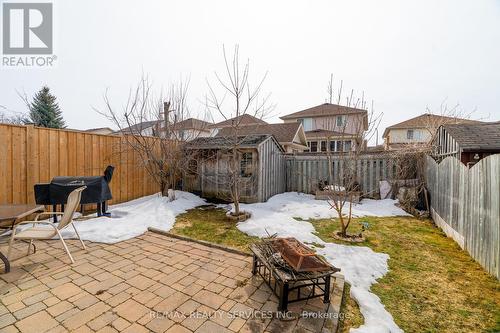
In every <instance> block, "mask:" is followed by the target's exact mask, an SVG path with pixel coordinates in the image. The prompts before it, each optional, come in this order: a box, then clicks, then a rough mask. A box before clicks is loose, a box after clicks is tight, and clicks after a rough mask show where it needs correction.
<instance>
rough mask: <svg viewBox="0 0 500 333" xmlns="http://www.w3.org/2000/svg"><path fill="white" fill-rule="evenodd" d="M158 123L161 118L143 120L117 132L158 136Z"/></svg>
mask: <svg viewBox="0 0 500 333" xmlns="http://www.w3.org/2000/svg"><path fill="white" fill-rule="evenodd" d="M158 124H159V120H152V121H143V122H140V123H137V124H134V125H132V126H130V127H125V128H122V129H121V130H118V131H116V132H115V134H133V135H144V136H158V133H159V132H158Z"/></svg>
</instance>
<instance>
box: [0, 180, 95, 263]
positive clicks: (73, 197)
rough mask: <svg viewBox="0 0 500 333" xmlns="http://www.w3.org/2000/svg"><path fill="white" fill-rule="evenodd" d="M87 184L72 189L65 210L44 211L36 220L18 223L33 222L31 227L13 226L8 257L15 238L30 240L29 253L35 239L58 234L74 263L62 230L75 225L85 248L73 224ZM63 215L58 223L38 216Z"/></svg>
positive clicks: (72, 261) (46, 238) (45, 238)
mask: <svg viewBox="0 0 500 333" xmlns="http://www.w3.org/2000/svg"><path fill="white" fill-rule="evenodd" d="M85 188H86V187H85V186H82V187H79V188H77V189H76V190H74V191H72V192H71V193H70V194H69V196H68V200H67V204H66V206H65V209H64V212H43V213H40V214H38V215H37V216H36V217H35V220H34V221H26V222H21V223H18V224H17V226H20V225H25V224H32V226H31V227H29V228H26V229H23V230H20V231H17V230H16V228H13V230H12V235H11V237H10V242H9V251H8V253H7V257H8V258H9V259H10V253H11V250H12V245H13V244H14V240H16V239H23V240H29V241H30V243H29V246H28V255H29V254H30V248H31V245H32V243H33V240H35V239H37V240H48V239H52V238H54V237H55V236H56V235H57V236H58V237H59V239H60V240H61V242H62V245H63V247H64V250H65V251H66V253H67V254H68V257H69V259H70V260H71V263H72V264H74V263H75V261H74V260H73V257H72V256H71V253H70V252H69V249H68V246H67V245H66V242H65V241H64V239H63V237H62V236H61V233H60V231H61V230H62V229H64V228H66V227H67V226H69V225H71V226H73V229H74V230H75V233H76V236H77V237H78V239H79V240H80V243H81V244H82V247H83V249H84V250H85V249H86V248H85V244H84V243H83V241H82V239H81V238H80V235H79V234H78V231H77V230H76V227H75V225H74V224H73V215H74V213H75V211H76V209H77V208H78V206H79V205H80V199H81V197H82V191H83V190H85ZM53 214H57V215H62V218H61V221H60V222H59V224H58V225H56V224H54V223H52V222H49V221H38V218H39V217H40V216H41V215H53ZM37 224H38V225H40V224H41V225H48V226H50V228H40V227H36V225H37Z"/></svg>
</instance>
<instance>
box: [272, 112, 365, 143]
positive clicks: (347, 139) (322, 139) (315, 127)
mask: <svg viewBox="0 0 500 333" xmlns="http://www.w3.org/2000/svg"><path fill="white" fill-rule="evenodd" d="M280 118H281V119H282V120H283V121H284V122H285V123H293V122H299V123H301V124H302V127H303V128H304V131H305V134H306V139H307V145H308V147H309V151H310V152H328V151H329V152H342V151H350V150H356V149H362V148H363V147H364V145H365V143H364V142H363V133H364V132H365V131H366V130H368V112H367V111H366V110H362V109H357V108H352V107H347V106H342V105H337V104H330V103H325V104H321V105H318V106H314V107H312V108H309V109H305V110H302V111H298V112H295V113H292V114H288V115H286V116H283V117H280Z"/></svg>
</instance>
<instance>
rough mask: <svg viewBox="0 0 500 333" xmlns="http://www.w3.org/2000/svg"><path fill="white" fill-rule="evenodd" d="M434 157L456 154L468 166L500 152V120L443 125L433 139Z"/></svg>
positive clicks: (439, 157) (439, 158) (441, 157)
mask: <svg viewBox="0 0 500 333" xmlns="http://www.w3.org/2000/svg"><path fill="white" fill-rule="evenodd" d="M433 143H434V147H435V151H434V157H435V158H437V159H438V160H442V159H444V158H446V157H448V156H455V157H456V158H458V159H459V160H460V161H461V162H462V163H463V164H465V165H467V166H471V165H474V164H475V163H477V162H478V161H480V160H481V159H483V158H485V157H486V156H489V155H492V154H499V153H500V122H494V123H479V124H446V125H441V126H440V127H439V129H438V132H437V135H436V137H435V139H434V141H433Z"/></svg>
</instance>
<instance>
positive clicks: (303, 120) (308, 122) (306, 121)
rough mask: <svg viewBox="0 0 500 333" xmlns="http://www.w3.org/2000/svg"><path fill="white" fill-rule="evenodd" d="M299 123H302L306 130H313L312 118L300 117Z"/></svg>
mask: <svg viewBox="0 0 500 333" xmlns="http://www.w3.org/2000/svg"><path fill="white" fill-rule="evenodd" d="M299 123H301V124H302V127H303V128H304V131H312V130H313V124H312V123H313V121H312V118H301V119H299Z"/></svg>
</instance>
